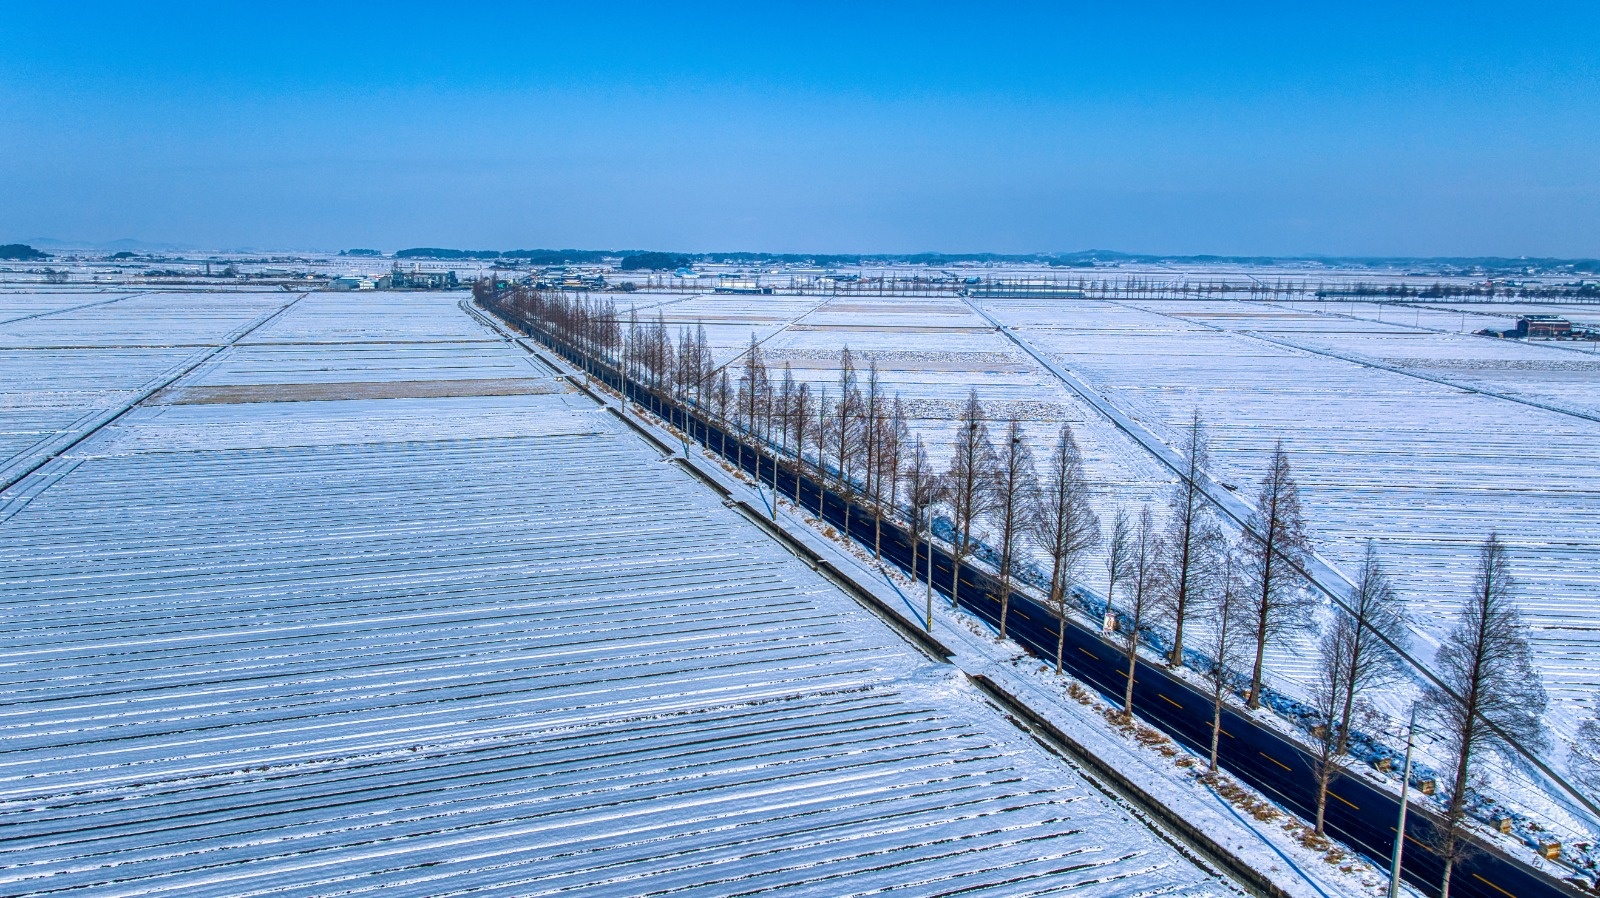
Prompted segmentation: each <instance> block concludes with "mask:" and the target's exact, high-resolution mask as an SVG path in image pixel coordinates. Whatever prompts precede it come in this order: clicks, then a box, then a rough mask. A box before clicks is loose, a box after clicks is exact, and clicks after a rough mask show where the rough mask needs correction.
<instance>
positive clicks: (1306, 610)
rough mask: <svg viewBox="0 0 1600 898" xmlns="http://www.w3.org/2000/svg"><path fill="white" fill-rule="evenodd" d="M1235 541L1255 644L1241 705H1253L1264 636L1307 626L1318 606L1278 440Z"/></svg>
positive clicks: (1296, 498)
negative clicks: (1308, 586) (1246, 587)
mask: <svg viewBox="0 0 1600 898" xmlns="http://www.w3.org/2000/svg"><path fill="white" fill-rule="evenodd" d="M1241 541H1242V543H1243V544H1242V546H1241V547H1240V553H1239V554H1240V557H1241V562H1242V564H1243V567H1244V572H1243V573H1244V575H1245V576H1246V577H1247V578H1248V579H1249V580H1250V583H1251V597H1250V610H1249V615H1250V629H1251V631H1252V633H1253V635H1254V637H1255V643H1256V656H1255V663H1254V664H1253V665H1252V666H1251V668H1250V694H1249V696H1248V697H1247V698H1246V699H1245V704H1246V705H1247V706H1248V707H1249V708H1250V709H1251V710H1254V709H1256V708H1259V707H1261V671H1262V666H1263V664H1264V663H1265V661H1266V655H1267V643H1268V641H1272V640H1276V639H1278V638H1280V637H1283V636H1285V635H1287V634H1289V633H1293V632H1297V631H1302V630H1305V629H1306V628H1308V627H1309V626H1311V619H1312V615H1313V614H1314V613H1315V612H1316V609H1317V606H1318V603H1317V601H1316V600H1315V598H1313V596H1312V595H1311V593H1310V592H1308V591H1307V590H1306V589H1305V577H1304V576H1303V575H1302V574H1301V571H1302V570H1304V568H1305V564H1306V561H1307V560H1308V559H1309V558H1310V556H1311V542H1310V539H1309V538H1308V537H1307V536H1306V528H1305V520H1304V518H1303V517H1302V515H1301V511H1300V487H1299V485H1298V484H1296V483H1295V481H1294V475H1293V474H1292V473H1291V472H1290V470H1289V456H1288V455H1287V454H1286V453H1285V452H1284V451H1283V441H1282V440H1279V441H1278V444H1277V445H1276V446H1274V447H1273V450H1272V460H1271V461H1269V462H1268V463H1267V473H1266V474H1265V475H1264V476H1263V477H1262V478H1261V490H1260V492H1259V493H1258V494H1257V496H1256V507H1255V511H1254V513H1253V514H1252V515H1251V519H1250V526H1248V527H1246V528H1245V530H1244V534H1243V535H1242V537H1241Z"/></svg>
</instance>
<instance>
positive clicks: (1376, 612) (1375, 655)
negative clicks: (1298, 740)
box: [1311, 541, 1409, 835]
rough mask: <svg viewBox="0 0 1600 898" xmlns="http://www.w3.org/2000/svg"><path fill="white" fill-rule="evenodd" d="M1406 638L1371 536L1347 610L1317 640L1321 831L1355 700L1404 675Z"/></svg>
mask: <svg viewBox="0 0 1600 898" xmlns="http://www.w3.org/2000/svg"><path fill="white" fill-rule="evenodd" d="M1408 640H1409V632H1408V629H1407V621H1406V615H1405V609H1404V608H1403V607H1402V606H1401V604H1400V601H1399V599H1397V598H1396V597H1395V593H1394V587H1393V586H1392V585H1391V584H1390V582H1389V578H1388V575H1386V574H1385V573H1384V571H1383V565H1382V564H1380V563H1379V561H1378V554H1377V551H1376V550H1375V549H1374V548H1373V547H1372V543H1371V542H1370V541H1368V543H1367V552H1366V555H1365V557H1364V558H1363V559H1362V562H1361V573H1360V575H1359V576H1358V577H1357V578H1356V584H1355V588H1354V589H1352V590H1351V591H1350V597H1349V599H1348V611H1345V610H1343V609H1341V610H1338V611H1336V612H1335V613H1334V618H1333V621H1332V622H1331V623H1330V624H1329V626H1328V628H1327V629H1326V630H1325V631H1324V632H1323V634H1322V638H1321V640H1320V641H1319V643H1318V646H1317V661H1318V664H1317V678H1316V680H1315V681H1314V682H1313V684H1312V689H1311V699H1312V701H1311V705H1312V707H1313V708H1314V709H1315V710H1316V714H1317V719H1316V725H1315V726H1314V727H1313V728H1312V740H1313V744H1312V748H1313V752H1312V761H1313V765H1312V766H1313V769H1314V770H1315V772H1316V774H1317V825H1316V832H1317V834H1318V835H1321V834H1322V830H1323V818H1324V816H1325V812H1326V809H1327V804H1328V784H1329V783H1330V782H1331V781H1332V779H1333V777H1334V776H1336V775H1337V774H1338V773H1339V771H1340V770H1342V769H1343V768H1344V763H1345V757H1346V755H1347V754H1348V752H1349V748H1350V721H1351V719H1352V718H1353V717H1354V716H1355V710H1356V706H1357V704H1358V703H1359V702H1360V701H1361V700H1362V694H1363V693H1365V692H1367V691H1369V690H1371V689H1374V688H1376V687H1378V686H1381V685H1383V684H1384V683H1386V682H1389V681H1392V680H1396V679H1400V678H1401V677H1403V676H1404V675H1405V662H1404V660H1403V659H1402V658H1401V656H1400V650H1401V649H1403V648H1404V647H1405V646H1406V643H1407V642H1408Z"/></svg>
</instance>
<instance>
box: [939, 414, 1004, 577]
mask: <svg viewBox="0 0 1600 898" xmlns="http://www.w3.org/2000/svg"><path fill="white" fill-rule="evenodd" d="M993 470H994V446H993V445H991V444H990V442H989V425H988V422H987V421H985V420H984V412H983V403H981V402H979V401H978V391H977V390H972V391H971V392H969V393H968V394H967V404H966V406H965V407H963V408H962V410H961V419H960V421H959V422H958V423H957V425H956V440H955V446H954V447H953V450H952V452H951V453H950V470H949V471H947V472H946V473H945V488H946V490H947V501H948V502H949V503H950V516H951V518H952V519H953V523H954V525H955V546H954V547H953V548H954V550H955V551H954V553H953V554H954V556H955V557H954V559H953V564H952V566H951V570H950V604H952V605H960V604H961V598H960V590H961V564H962V562H963V561H965V560H966V558H967V556H968V555H970V554H971V553H972V525H973V523H974V522H975V521H977V519H978V518H979V517H980V516H981V515H983V514H984V512H986V511H987V510H988V501H989V495H990V492H989V489H988V485H989V482H990V479H991V476H992V475H991V472H992V471H993Z"/></svg>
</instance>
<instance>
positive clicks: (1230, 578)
mask: <svg viewBox="0 0 1600 898" xmlns="http://www.w3.org/2000/svg"><path fill="white" fill-rule="evenodd" d="M1219 575H1220V576H1219V578H1218V579H1219V581H1220V582H1219V583H1218V584H1217V590H1216V598H1215V599H1214V600H1213V601H1212V603H1211V608H1210V609H1209V610H1210V617H1211V620H1210V621H1209V623H1210V625H1211V632H1210V634H1209V636H1208V637H1207V639H1206V641H1205V649H1206V653H1207V654H1209V655H1210V656H1211V670H1210V671H1209V672H1208V675H1209V676H1210V678H1211V756H1210V760H1209V762H1208V764H1207V767H1206V773H1207V775H1208V776H1214V775H1216V772H1217V743H1218V741H1219V739H1220V738H1221V736H1222V708H1223V699H1225V698H1226V697H1227V694H1228V683H1229V681H1230V680H1232V679H1233V678H1235V677H1236V676H1237V673H1236V672H1235V671H1237V670H1238V668H1239V664H1240V662H1242V661H1243V660H1244V659H1245V657H1246V652H1247V651H1248V650H1249V645H1250V636H1249V620H1248V618H1247V615H1246V603H1245V601H1244V595H1243V590H1242V587H1243V585H1244V584H1242V583H1241V582H1240V579H1239V576H1238V564H1237V559H1235V558H1234V556H1233V553H1232V552H1225V553H1224V554H1223V557H1222V559H1221V566H1220V570H1219Z"/></svg>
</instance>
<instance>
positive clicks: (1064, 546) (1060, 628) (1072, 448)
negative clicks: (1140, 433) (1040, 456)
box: [1031, 424, 1127, 675]
mask: <svg viewBox="0 0 1600 898" xmlns="http://www.w3.org/2000/svg"><path fill="white" fill-rule="evenodd" d="M1031 523H1032V525H1033V526H1032V528H1031V529H1032V531H1033V532H1032V534H1031V535H1032V536H1033V541H1034V543H1035V544H1036V545H1037V546H1038V547H1039V548H1040V549H1041V550H1042V551H1043V552H1044V553H1045V555H1047V556H1049V558H1050V605H1051V607H1053V608H1054V609H1055V612H1056V674H1057V675H1059V674H1060V673H1061V653H1062V651H1063V650H1064V649H1065V647H1066V641H1067V591H1068V589H1069V588H1070V587H1071V585H1072V581H1073V580H1074V579H1076V577H1077V572H1078V565H1079V563H1080V562H1081V560H1082V559H1083V555H1084V553H1086V552H1088V551H1089V550H1090V549H1092V548H1094V546H1095V544H1096V543H1098V542H1099V541H1100V521H1099V519H1098V518H1096V517H1095V514H1094V511H1093V510H1092V509H1090V508H1089V484H1088V482H1087V481H1086V480H1085V479H1084V476H1083V456H1082V454H1081V453H1080V452H1079V451H1078V442H1077V440H1075V439H1073V437H1072V427H1071V426H1070V425H1067V424H1063V425H1061V431H1060V433H1058V434H1057V435H1056V445H1055V451H1054V452H1052V453H1051V455H1050V468H1049V472H1048V473H1047V474H1046V480H1045V483H1044V487H1043V489H1041V490H1040V491H1039V500H1038V503H1037V507H1036V508H1035V509H1034V513H1033V515H1032V522H1031ZM1126 523H1127V522H1126V520H1124V521H1123V524H1124V526H1126Z"/></svg>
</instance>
